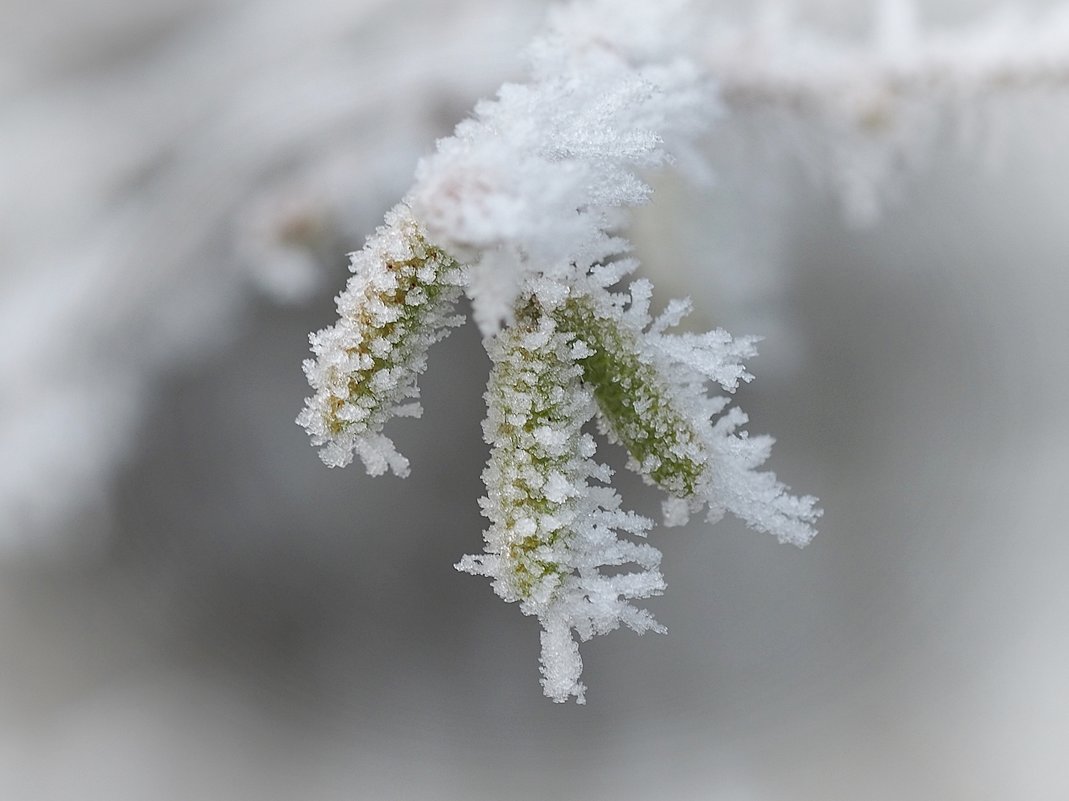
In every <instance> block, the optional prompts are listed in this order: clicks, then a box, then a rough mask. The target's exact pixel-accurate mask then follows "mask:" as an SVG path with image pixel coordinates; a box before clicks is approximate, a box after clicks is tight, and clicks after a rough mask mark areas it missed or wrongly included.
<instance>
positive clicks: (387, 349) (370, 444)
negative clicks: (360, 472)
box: [297, 204, 464, 476]
mask: <svg viewBox="0 0 1069 801" xmlns="http://www.w3.org/2000/svg"><path fill="white" fill-rule="evenodd" d="M350 269H351V270H352V271H353V273H354V275H353V276H352V277H351V278H350V279H349V282H348V284H347V285H346V287H345V291H344V292H342V293H341V294H340V295H339V296H338V298H337V304H338V316H339V319H338V321H337V322H336V323H335V324H334V325H332V326H331V327H330V328H326V329H323V330H322V331H319V332H317V333H315V334H312V335H311V337H309V339H310V341H311V343H312V352H313V353H315V355H316V358H315V359H308V360H307V361H305V363H304V372H305V375H307V376H308V382H309V383H310V384H311V385H312V387H313V389H315V395H313V396H312V397H311V398H309V399H308V400H307V401H306V405H305V408H304V411H303V412H301V415H300V416H299V417H298V418H297V422H298V423H300V424H301V425H302V426H304V427H305V428H306V429H307V430H308V433H309V434H310V435H311V436H312V442H313V443H314V444H315V445H319V446H322V447H321V449H320V452H319V454H320V457H321V458H322V459H323V462H324V463H325V464H327V465H328V466H330V467H344V466H345V465H347V464H349V462H351V461H352V458H353V454H354V453H357V454H359V455H360V458H361V459H362V460H363V462H364V466H365V467H366V468H367V471H368V473H370V474H371V475H380V474H382V473H385V472H386V471H387V469H390V470H393V472H394V473H396V474H397V475H399V476H403V475H407V474H408V460H407V459H405V458H404V457H403V456H402V455H401V454H400V453H398V452H397V449H396V448H395V447H394V444H393V441H392V440H391V439H390V438H389V437H388V436H386V435H385V434H383V433H382V427H383V426H384V425H385V424H386V422H387V421H388V420H389V419H390V418H391V417H404V416H408V417H418V416H419V414H420V413H421V407H420V405H419V403H418V401H413V399H414V398H417V397H418V396H419V387H418V386H417V384H416V380H417V378H418V377H419V374H420V373H422V372H423V370H424V368H425V367H426V364H427V349H428V348H429V347H430V346H431V345H432V344H433V343H434V342H436V341H438V340H439V339H441V338H443V337H444V336H446V335H447V334H448V333H449V330H450V328H452V327H454V326H456V325H459V324H460V323H461V322H463V318H462V317H460V316H458V315H455V314H451V313H450V312H451V309H452V306H453V303H454V301H456V299H457V297H458V296H459V295H460V291H461V285H462V283H463V278H464V271H463V269H462V268H461V267H460V266H459V265H458V264H457V263H456V262H455V261H454V260H453V259H452V258H450V257H449V256H447V255H446V254H445V253H443V252H442V251H441V250H440V249H439V248H437V247H435V246H433V245H431V244H429V243H428V242H427V240H426V239H425V238H424V235H423V232H422V230H421V228H420V226H419V224H418V223H417V222H416V221H415V220H414V219H413V218H412V216H411V214H410V213H409V211H408V208H407V207H406V206H405V205H404V204H401V205H399V206H397V207H396V208H395V209H393V210H392V211H391V212H390V213H389V214H387V215H386V224H385V225H383V226H381V227H380V228H379V230H378V231H377V232H376V233H375V235H374V236H373V237H371V238H369V240H368V242H367V244H366V245H365V246H364V248H363V250H360V251H358V252H356V253H353V254H352V258H351V262H350Z"/></svg>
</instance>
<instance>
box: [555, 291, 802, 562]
mask: <svg viewBox="0 0 1069 801" xmlns="http://www.w3.org/2000/svg"><path fill="white" fill-rule="evenodd" d="M652 289H653V287H652V285H651V284H650V283H649V282H648V281H636V282H634V283H632V285H631V287H630V291H629V295H628V296H625V295H623V294H622V293H614V292H609V291H607V290H606V288H604V287H600V286H597V285H596V284H595V283H594V282H593V281H587V282H585V283H584V285H583V286H582V287H581V288H577V289H576V291H573V293H572V294H571V296H570V297H568V298H567V299H566V300H564V301H563V302H562V303H560V304H559V305H558V306H557V307H556V308H555V309H553V310H552V312H551V313H552V314H553V317H554V319H555V320H557V322H558V324H559V325H560V326H561V328H562V330H565V331H568V332H569V333H571V334H573V335H574V336H575V337H576V338H577V339H578V340H579V341H581V342H583V343H584V344H585V345H586V346H587V348H588V350H589V352H588V353H587V355H586V356H584V357H583V358H581V359H580V360H579V362H580V364H581V365H582V368H583V379H584V381H586V382H587V384H588V385H590V386H591V387H592V388H593V391H594V396H595V398H596V399H597V402H598V411H599V415H598V419H599V423H600V427H601V430H602V431H603V432H604V433H606V434H607V435H608V436H609V438H610V439H611V440H613V441H616V442H620V443H622V444H623V445H624V447H626V448H627V451H628V453H629V454H630V457H631V459H630V462H629V466H630V467H631V468H632V469H633V470H635V471H636V472H638V473H639V474H641V475H642V476H643V478H645V479H646V480H647V481H648V482H649V483H651V484H655V485H657V486H659V487H660V488H661V489H663V490H664V491H665V492H666V493H667V494H668V495H669V496H670V497H669V500H667V501H666V502H665V507H664V508H665V523H666V524H668V525H681V524H683V523H685V522H686V521H687V518H688V517H689V514H690V512H691V511H697V510H699V509H701V508H702V507H703V506H706V505H708V518H709V521H710V522H716V521H718V520H719V519H720V518H721V517H723V515H724V512H726V511H727V512H731V513H732V514H734V515H735V516H736V517H738V518H740V519H741V520H744V521H745V522H746V523H747V524H748V525H749V526H751V527H752V528H755V529H757V530H759V531H764V532H767V533H771V534H774V535H776V537H777V538H779V540H780V541H781V542H790V543H793V544H795V545H799V546H801V545H805V544H806V543H808V542H809V540H810V539H812V538H813V535H814V534H815V531H814V530H813V528H812V526H811V525H810V524H811V523H812V522H814V521H815V520H816V519H817V517H819V516H820V511H819V510H818V509H816V507H815V504H816V499H815V498H812V497H808V496H807V497H803V498H796V497H793V496H791V495H789V494H788V493H787V488H786V487H785V486H784V485H783V484H781V483H780V482H779V481H777V480H776V477H775V475H774V474H772V473H762V472H756V471H755V469H756V468H757V467H760V466H761V465H762V464H763V463H764V462H765V460H766V459H767V458H768V455H769V451H770V449H771V446H772V440H771V439H770V438H768V437H754V438H750V437H748V436H747V435H746V433H745V432H741V433H740V430H739V429H740V428H741V426H742V425H744V424H745V423H746V422H747V418H746V416H745V415H744V414H743V413H742V412H741V411H739V410H738V409H731V410H729V411H727V412H726V413H724V414H723V415H722V416H721V413H723V412H724V411H725V409H726V408H727V406H728V399H727V398H726V397H723V396H709V395H708V394H707V391H706V388H707V385H708V384H709V383H710V382H712V383H714V384H717V385H719V386H720V387H721V388H722V389H724V390H726V391H728V392H733V391H734V390H735V389H736V388H737V387H738V385H739V382H740V381H750V380H751V379H752V378H753V376H751V375H750V374H749V373H748V372H747V371H746V369H745V368H744V367H743V364H742V361H743V359H746V358H748V357H751V356H753V355H755V354H756V349H755V347H754V344H755V340H754V339H752V338H742V339H738V340H734V339H733V338H732V337H731V336H730V335H729V334H727V333H726V332H725V331H720V330H717V331H710V332H707V333H704V334H689V333H671V332H669V330H668V329H670V328H672V327H673V326H676V325H678V324H679V323H680V322H681V321H682V319H683V317H684V316H685V315H686V314H687V313H688V312H689V310H690V303H689V302H688V301H680V300H677V301H673V302H672V303H671V304H669V306H668V308H667V309H666V310H665V312H664V313H663V314H662V315H661V316H659V317H658V318H657V319H656V320H654V319H651V318H650V315H649V304H650V298H651V295H652Z"/></svg>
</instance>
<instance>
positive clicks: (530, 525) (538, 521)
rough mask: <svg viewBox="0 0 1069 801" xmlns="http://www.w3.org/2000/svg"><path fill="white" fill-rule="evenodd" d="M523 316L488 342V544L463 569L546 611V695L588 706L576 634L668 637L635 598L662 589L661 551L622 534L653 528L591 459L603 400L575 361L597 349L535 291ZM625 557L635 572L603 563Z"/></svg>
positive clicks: (509, 597) (528, 608) (531, 611)
mask: <svg viewBox="0 0 1069 801" xmlns="http://www.w3.org/2000/svg"><path fill="white" fill-rule="evenodd" d="M517 317H518V319H517V320H516V322H515V324H513V325H512V326H510V327H509V328H507V329H505V330H503V331H502V332H500V333H499V334H498V335H497V336H496V337H494V339H493V340H492V342H490V343H489V350H490V357H491V359H492V361H493V369H492V371H491V374H490V381H489V385H488V388H487V391H486V402H487V408H488V410H489V416H488V418H487V420H486V421H485V423H484V424H483V431H484V435H485V438H486V441H487V442H488V443H489V444H490V445H491V454H490V461H489V463H488V465H487V468H486V470H485V471H484V473H483V480H484V482H485V483H486V488H487V495H486V497H485V498H483V499H482V502H481V503H482V507H483V514H484V515H485V516H486V517H487V518H489V520H490V528H489V529H488V530H487V531H486V535H485V536H486V549H485V553H484V554H482V555H478V556H466V557H464V559H462V560H461V561H460V562H459V563H458V564H457V568H458V569H460V570H464V571H467V572H469V573H473V574H476V575H484V576H489V577H490V578H491V579H492V580H493V587H494V591H495V592H496V593H497V594H498V595H500V596H501V597H502V598H504V599H505V600H506V601H518V602H519V603H520V609H521V611H522V612H523V613H524V614H526V615H534V616H537V617H538V619H539V621H540V622H541V624H542V627H543V632H542V657H541V662H542V686H543V689H544V690H545V694H546V695H547V696H548V697H550V698H552V699H553V700H554V701H558V702H560V701H565V700H567V699H568V697H570V696H575V698H576V700H577V701H578V702H579V703H583V701H584V692H585V689H586V688H585V687H584V685H583V684H582V683H581V682H580V681H579V676H580V673H581V671H582V666H583V663H582V660H581V659H580V656H579V647H578V644H577V643H576V641H575V638H574V637H573V634H572V632H573V631H574V632H575V635H577V636H578V637H579V639H581V640H587V639H589V638H590V637H592V636H593V635H595V634H605V633H607V632H609V631H612V630H613V629H615V628H617V627H618V626H619V625H620V624H621V623H624V624H625V625H627V626H628V627H630V628H631V629H633V630H634V631H636V632H639V633H642V632H645V631H651V630H652V631H659V632H663V631H664V629H663V627H661V626H660V625H658V624H657V622H656V621H655V620H654V619H653V617H652V615H650V614H649V612H647V611H646V610H640V609H638V608H636V607H634V606H633V605H632V604H630V603H629V601H630V600H632V599H636V598H647V597H649V596H651V595H659V594H660V593H661V591H662V590H663V589H664V580H663V579H662V577H661V573H660V571H659V570H658V565H659V564H660V560H661V554H660V552H659V551H657V550H656V549H655V548H653V547H652V546H650V545H647V544H645V543H635V542H632V541H629V540H624V539H620V538H619V537H618V536H617V533H616V532H617V531H622V532H625V533H627V534H631V535H635V536H640V537H644V536H645V535H646V532H647V530H648V529H649V528H650V526H651V525H652V523H651V521H649V520H647V519H646V518H644V517H639V516H638V515H635V514H634V513H631V512H626V511H623V510H621V509H620V496H619V495H617V494H616V492H615V491H614V490H613V489H612V488H611V487H608V486H602V484H604V483H608V481H609V480H610V478H611V475H612V474H611V471H610V470H609V469H608V467H606V466H605V465H601V464H598V463H597V462H595V461H594V460H593V458H592V457H593V456H594V453H595V449H596V446H595V444H594V439H593V437H591V436H590V434H588V433H585V432H583V431H582V428H583V425H584V424H585V423H586V422H587V421H588V420H590V419H591V417H592V416H593V414H594V409H595V405H594V400H593V397H592V393H591V390H590V388H589V387H588V386H586V385H585V384H584V383H583V382H582V381H581V380H580V379H581V378H582V376H583V369H582V367H580V365H579V363H578V362H579V361H580V360H582V359H586V358H589V357H591V356H592V355H593V352H592V351H591V350H590V349H589V348H588V347H587V346H586V345H585V344H584V343H582V342H581V341H578V340H577V339H575V337H574V335H572V334H571V333H568V332H564V331H562V330H560V329H559V328H558V327H557V325H556V323H555V321H554V320H553V318H552V317H550V316H549V315H547V314H545V312H544V311H543V310H542V308H541V306H540V304H539V302H538V300H537V299H535V298H531V299H530V300H529V301H528V302H526V303H524V304H523V310H522V312H521V313H520V314H519V315H517ZM592 481H593V482H595V483H593V484H592V483H591V482H592ZM628 564H633V565H635V566H636V567H637V568H638V569H637V570H635V571H633V572H626V573H619V572H616V573H614V574H612V575H605V574H603V573H601V572H600V570H599V568H601V567H613V568H615V567H619V566H621V565H628Z"/></svg>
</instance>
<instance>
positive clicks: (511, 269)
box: [412, 0, 717, 334]
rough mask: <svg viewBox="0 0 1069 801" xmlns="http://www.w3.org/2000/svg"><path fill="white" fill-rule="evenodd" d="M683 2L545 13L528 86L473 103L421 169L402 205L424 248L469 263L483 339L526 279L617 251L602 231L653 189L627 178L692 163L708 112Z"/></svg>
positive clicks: (708, 95)
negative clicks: (421, 230)
mask: <svg viewBox="0 0 1069 801" xmlns="http://www.w3.org/2000/svg"><path fill="white" fill-rule="evenodd" d="M681 8H682V4H680V3H678V2H665V3H657V4H654V3H649V4H644V3H615V2H607V0H590V1H589V2H582V3H571V4H569V5H566V6H560V7H558V8H556V9H555V10H554V12H553V13H552V14H551V16H550V28H549V31H548V32H547V34H546V35H544V36H543V37H542V38H540V39H538V40H536V41H535V42H534V43H533V44H532V46H531V48H530V50H529V57H530V60H531V62H532V63H531V80H530V81H529V82H528V83H524V84H506V85H505V86H503V87H502V88H501V89H500V91H499V92H498V96H497V98H496V99H495V100H492V101H484V102H480V103H479V104H477V105H476V107H475V114H474V116H473V118H471V119H469V120H466V121H464V122H462V123H461V124H460V125H458V126H457V129H456V132H455V134H454V135H453V136H452V137H450V138H448V139H443V140H441V141H439V143H438V152H437V153H436V154H435V155H434V156H432V157H430V158H428V159H426V160H424V161H423V162H422V163H421V164H420V165H419V168H418V170H417V176H416V186H415V188H414V189H413V192H412V204H413V210H414V212H415V213H416V215H417V216H418V217H419V218H420V219H421V220H422V221H423V223H424V224H425V225H426V226H427V232H428V235H429V236H430V237H431V239H432V240H433V241H435V242H436V243H438V244H439V245H441V246H442V247H443V248H444V249H445V250H447V251H448V252H450V253H453V254H454V255H456V256H457V257H458V258H462V259H464V260H465V261H466V262H468V263H469V264H470V265H471V269H472V276H471V281H472V285H471V289H470V294H471V298H472V302H473V305H474V314H475V319H476V322H477V323H478V324H479V326H480V328H481V330H482V331H483V333H484V334H491V333H493V331H494V330H496V328H497V326H498V324H499V323H500V321H501V320H505V319H508V317H509V315H510V313H511V306H512V301H513V299H514V298H515V296H516V293H517V292H518V291H519V288H520V287H521V285H522V284H523V280H524V277H525V275H528V274H549V275H554V274H557V275H560V274H568V273H570V272H571V271H572V270H573V269H575V268H576V266H578V268H579V269H580V270H585V269H586V268H587V267H589V266H590V265H592V264H595V263H597V262H599V261H601V260H604V259H606V258H608V257H610V256H613V255H615V254H617V253H618V252H620V251H621V250H624V249H625V245H626V243H624V242H622V241H621V240H620V239H618V238H616V237H614V236H613V232H614V231H615V230H617V229H618V228H619V227H620V225H621V223H622V222H623V220H622V217H621V216H620V213H619V210H620V209H622V208H625V207H628V206H636V205H639V204H642V203H645V202H646V201H647V200H648V199H649V196H650V191H651V190H650V188H649V186H648V185H647V184H646V183H645V182H644V181H643V180H642V179H641V178H640V177H639V176H638V175H637V174H636V170H639V169H648V168H652V167H657V166H659V165H662V164H664V163H666V162H667V161H669V160H670V158H672V157H674V158H681V157H682V158H690V157H689V156H688V153H689V149H690V143H691V141H692V140H693V138H694V137H695V136H696V135H698V134H700V133H701V132H703V131H705V130H706V129H707V127H708V122H709V121H710V119H711V117H712V116H713V114H714V113H715V112H716V109H717V105H716V99H715V95H714V94H713V92H712V90H711V85H710V84H709V83H708V82H707V79H705V78H703V77H702V75H701V74H700V73H699V71H698V70H697V68H696V67H695V65H694V63H693V62H692V61H691V60H689V59H687V58H686V57H684V55H681V51H682V50H683V47H682V45H681V44H680V37H681V36H682V35H683V33H684V32H685V31H686V30H687V28H686V26H685V25H684V24H682V22H683V19H682V18H681V17H680V10H681ZM666 143H668V144H671V145H672V146H673V155H672V157H670V156H669V151H668V148H667V147H666ZM694 161H695V159H694V158H690V163H693V162H694Z"/></svg>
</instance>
